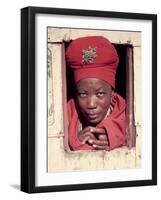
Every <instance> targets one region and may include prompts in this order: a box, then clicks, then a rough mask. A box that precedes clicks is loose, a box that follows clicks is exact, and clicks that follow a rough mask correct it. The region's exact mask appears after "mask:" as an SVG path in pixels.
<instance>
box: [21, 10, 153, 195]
mask: <svg viewBox="0 0 161 200" xmlns="http://www.w3.org/2000/svg"><path fill="white" fill-rule="evenodd" d="M37 14H51V15H52V14H56V15H57V14H58V15H71V16H73V17H75V16H83V17H86V16H90V17H102V18H106V17H108V18H118V19H119V18H122V19H128V20H129V19H137V20H150V21H151V22H152V130H151V132H152V168H151V169H152V177H151V179H148V180H135V181H133V180H131V181H119V182H100V183H85V184H71V185H65V184H64V185H53V186H48V185H46V186H36V185H35V178H36V168H35V121H36V119H35V95H36V88H35V75H36V69H35V54H36V52H35V40H36V35H35V26H36V21H35V16H36V15H37ZM156 184H157V15H155V14H142V13H141V14H140V13H124V12H110V11H96V10H76V9H61V8H45V7H26V8H22V9H21V190H22V191H24V192H27V193H37V192H58V191H69V190H87V189H103V188H117V187H132V186H148V185H156Z"/></svg>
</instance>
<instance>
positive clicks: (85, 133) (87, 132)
mask: <svg viewBox="0 0 161 200" xmlns="http://www.w3.org/2000/svg"><path fill="white" fill-rule="evenodd" d="M93 128H94V127H92V126H87V127H85V128H84V129H83V130H81V131H80V132H79V133H78V138H79V141H80V142H81V144H85V143H89V142H88V141H90V140H92V141H93V140H96V137H95V135H94V134H93V133H92V130H93Z"/></svg>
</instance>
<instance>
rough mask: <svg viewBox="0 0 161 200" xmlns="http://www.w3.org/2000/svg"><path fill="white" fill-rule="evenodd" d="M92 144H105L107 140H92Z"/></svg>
mask: <svg viewBox="0 0 161 200" xmlns="http://www.w3.org/2000/svg"><path fill="white" fill-rule="evenodd" d="M93 144H95V145H100V146H107V145H108V141H106V140H93Z"/></svg>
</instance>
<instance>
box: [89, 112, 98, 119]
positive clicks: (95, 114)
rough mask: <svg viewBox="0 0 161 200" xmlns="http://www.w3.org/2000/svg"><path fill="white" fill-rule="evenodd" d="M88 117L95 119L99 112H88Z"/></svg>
mask: <svg viewBox="0 0 161 200" xmlns="http://www.w3.org/2000/svg"><path fill="white" fill-rule="evenodd" d="M88 117H89V118H90V119H96V118H98V117H99V114H98V113H88Z"/></svg>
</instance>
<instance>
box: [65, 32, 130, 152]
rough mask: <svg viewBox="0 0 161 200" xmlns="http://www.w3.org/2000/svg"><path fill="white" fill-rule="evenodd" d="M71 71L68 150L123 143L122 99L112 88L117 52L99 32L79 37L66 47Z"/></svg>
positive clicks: (123, 119) (101, 147)
mask: <svg viewBox="0 0 161 200" xmlns="http://www.w3.org/2000/svg"><path fill="white" fill-rule="evenodd" d="M66 59H67V63H68V65H69V66H70V67H71V68H72V70H73V72H74V81H75V85H76V95H75V98H73V99H71V100H70V101H69V102H68V108H67V109H68V123H69V124H68V125H69V126H68V134H69V135H68V139H69V146H70V148H71V150H95V149H96V150H107V151H109V150H112V149H114V148H117V147H120V146H123V145H125V128H126V122H125V100H124V99H123V98H122V97H121V96H120V95H119V94H117V93H115V92H114V88H115V74H116V70H117V66H118V63H119V59H118V55H117V52H116V50H115V48H114V47H113V45H112V44H111V42H110V41H109V40H108V39H107V38H105V37H102V36H89V37H82V38H78V39H76V40H74V41H72V42H71V43H70V45H69V46H68V48H67V51H66Z"/></svg>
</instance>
